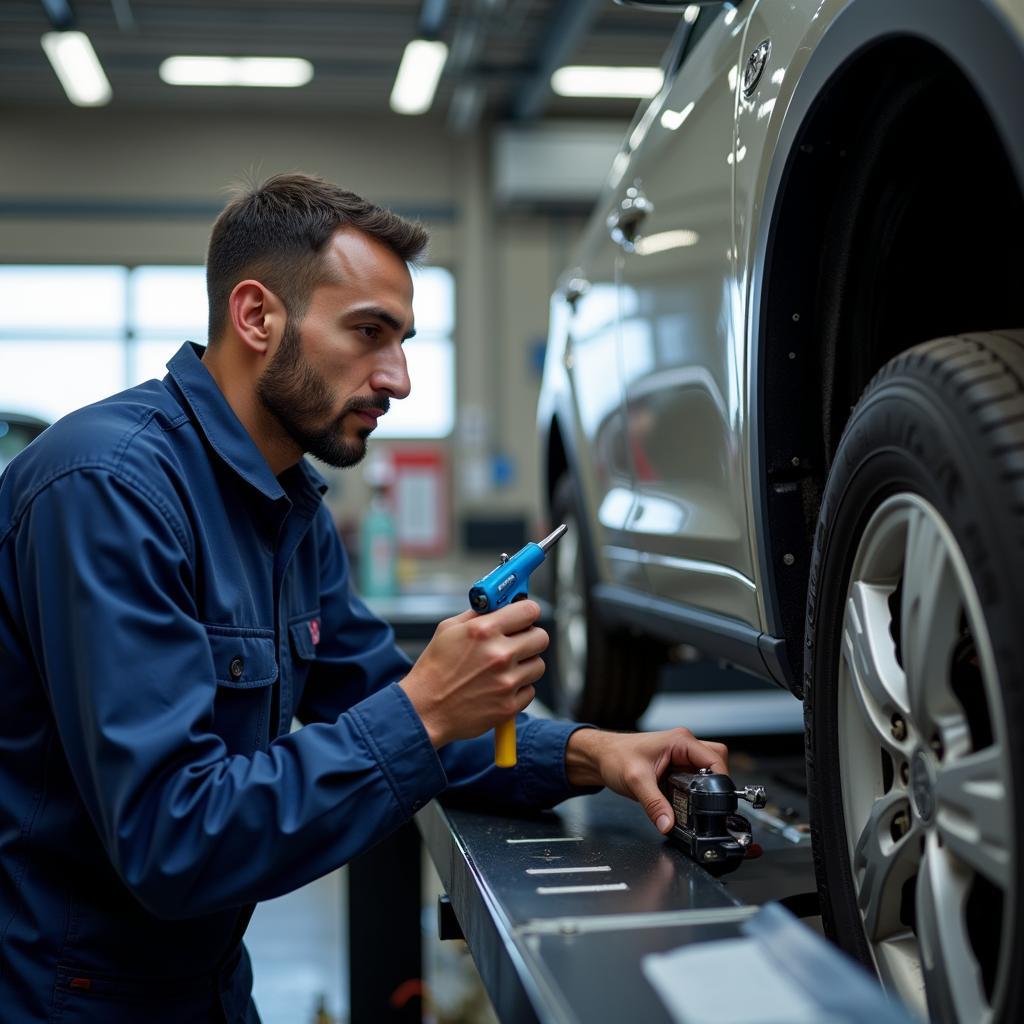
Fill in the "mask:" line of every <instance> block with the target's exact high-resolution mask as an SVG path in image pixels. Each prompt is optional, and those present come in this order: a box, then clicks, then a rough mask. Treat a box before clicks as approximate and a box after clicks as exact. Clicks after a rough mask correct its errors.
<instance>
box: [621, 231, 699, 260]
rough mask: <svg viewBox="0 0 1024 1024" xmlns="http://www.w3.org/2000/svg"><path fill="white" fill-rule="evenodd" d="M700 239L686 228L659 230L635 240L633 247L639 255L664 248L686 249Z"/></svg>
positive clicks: (662, 250) (647, 254) (695, 233)
mask: <svg viewBox="0 0 1024 1024" xmlns="http://www.w3.org/2000/svg"><path fill="white" fill-rule="evenodd" d="M699 241H700V235H698V234H697V232H696V231H690V230H689V229H688V228H680V229H679V230H677V231H659V232H658V234H656V235H645V236H644V237H643V238H638V239H637V240H636V245H635V247H634V248H635V249H636V251H637V252H638V253H639V254H640V255H641V256H650V255H651V254H652V253H656V252H665V250H666V249H688V248H689V247H690V246H691V245H696V244H697V243H698V242H699Z"/></svg>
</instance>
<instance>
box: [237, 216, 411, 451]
mask: <svg viewBox="0 0 1024 1024" xmlns="http://www.w3.org/2000/svg"><path fill="white" fill-rule="evenodd" d="M324 267H325V270H326V273H327V277H328V281H327V283H324V284H320V285H318V286H317V287H316V288H315V289H314V291H313V294H312V296H311V298H310V302H309V308H308V309H307V310H306V315H305V317H304V318H303V319H302V321H301V322H296V321H295V320H294V319H293V318H291V317H289V318H288V321H287V323H286V324H285V329H284V333H283V334H282V337H281V341H280V343H279V344H278V348H277V351H276V352H275V353H274V355H273V356H272V357H271V360H270V364H269V365H268V366H267V368H266V370H264V372H263V374H262V376H261V377H260V378H259V380H258V381H257V383H256V394H257V396H258V398H259V400H260V402H261V403H262V405H263V407H264V408H265V409H266V410H267V411H268V412H270V413H271V415H273V416H274V418H275V419H276V420H277V421H278V423H279V424H280V425H281V427H282V429H283V430H284V431H285V432H286V433H287V434H288V435H289V437H291V439H292V440H293V441H294V442H295V443H296V444H297V445H299V446H300V447H301V448H302V450H303V451H304V452H309V453H310V454H311V455H315V456H316V457H317V458H318V459H320V460H322V461H323V462H326V463H327V464H328V465H331V466H338V467H343V466H352V465H354V464H355V463H357V462H358V461H359V460H360V459H361V458H362V457H363V456H364V455H365V454H366V439H367V437H368V436H369V435H370V432H371V431H372V430H373V428H374V426H376V422H377V417H378V416H381V415H383V414H384V413H385V412H387V410H388V406H389V405H390V402H391V399H392V398H405V397H406V395H408V394H409V390H410V384H409V373H408V370H407V368H406V363H405V353H404V351H403V350H402V342H403V341H404V340H405V339H406V338H408V337H411V336H412V334H413V333H414V332H413V326H412V324H413V312H412V278H411V277H410V275H409V270H408V268H407V267H406V265H405V263H404V262H403V260H402V259H401V257H399V256H397V255H396V254H395V253H393V252H392V251H391V250H390V249H388V248H387V247H386V246H385V245H383V244H382V243H380V242H378V241H377V240H376V239H373V238H370V237H369V236H368V235H365V234H363V233H362V232H361V231H356V230H352V229H345V230H342V231H338V232H336V233H335V235H334V237H333V238H332V239H331V241H330V243H328V246H327V250H326V252H325V254H324Z"/></svg>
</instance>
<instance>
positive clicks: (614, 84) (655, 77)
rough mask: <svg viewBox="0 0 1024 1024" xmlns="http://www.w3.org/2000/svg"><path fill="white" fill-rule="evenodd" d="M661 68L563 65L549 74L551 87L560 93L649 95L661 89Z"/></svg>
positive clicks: (629, 96) (603, 95)
mask: <svg viewBox="0 0 1024 1024" xmlns="http://www.w3.org/2000/svg"><path fill="white" fill-rule="evenodd" d="M664 80H665V76H664V74H663V73H662V71H661V68H606V67H588V66H583V65H573V64H569V65H566V66H565V67H564V68H559V69H558V70H557V71H556V72H555V73H554V74H553V75H552V76H551V88H552V89H553V90H554V91H555V92H556V93H557V94H558V95H559V96H593V97H599V96H600V97H612V98H623V99H650V97H651V96H656V95H657V93H658V90H659V89H661V86H662V82H664Z"/></svg>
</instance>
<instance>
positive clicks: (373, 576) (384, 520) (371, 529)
mask: <svg viewBox="0 0 1024 1024" xmlns="http://www.w3.org/2000/svg"><path fill="white" fill-rule="evenodd" d="M359 582H360V588H359V589H360V592H361V593H362V595H363V597H394V596H395V595H396V594H397V593H398V534H397V532H396V530H395V519H394V516H393V515H392V514H391V503H390V502H389V501H388V496H387V490H386V488H384V487H374V489H373V497H372V498H371V499H370V507H369V509H367V512H366V515H365V516H364V517H363V521H362V524H361V525H360V527H359Z"/></svg>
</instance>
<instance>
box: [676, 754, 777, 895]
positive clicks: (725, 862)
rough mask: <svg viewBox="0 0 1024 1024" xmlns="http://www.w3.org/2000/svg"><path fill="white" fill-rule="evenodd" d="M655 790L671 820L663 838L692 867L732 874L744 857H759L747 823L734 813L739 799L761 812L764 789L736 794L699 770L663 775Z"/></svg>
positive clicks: (723, 778)
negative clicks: (658, 790) (679, 850)
mask: <svg viewBox="0 0 1024 1024" xmlns="http://www.w3.org/2000/svg"><path fill="white" fill-rule="evenodd" d="M661 790H662V792H663V793H664V794H665V796H667V797H668V799H669V803H671V804H672V811H673V813H674V815H675V825H674V826H673V828H672V831H671V832H670V833H669V839H671V840H672V841H673V842H675V843H676V844H677V845H679V846H681V847H682V848H683V849H684V850H685V851H686V853H687V854H689V856H690V857H691V858H692V859H693V860H695V861H696V862H697V863H698V864H700V865H702V866H703V867H706V868H707V869H708V870H709V871H711V872H712V873H713V874H716V875H722V874H725V873H726V872H729V871H733V870H735V869H736V868H737V867H739V865H740V864H741V863H742V861H743V860H744V859H745V858H747V857H755V856H759V854H760V847H758V846H757V844H756V843H754V842H753V838H754V837H753V830H752V828H751V825H750V822H749V821H748V820H747V819H746V818H744V817H743V815H741V814H737V813H736V808H737V807H738V805H739V804H738V802H739V800H746V801H747V802H748V803H750V804H752V805H753V806H754V807H764V805H765V802H766V799H767V798H766V796H765V790H764V786H744V787H743V789H737V788H736V784H735V783H734V782H733V781H732V779H731V778H729V776H728V775H723V774H716V773H714V772H712V771H711V769H710V768H701V769H700V771H698V772H692V773H691V772H674V773H672V774H671V775H666V776H665V777H664V778H663V779H662V781H661Z"/></svg>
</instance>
